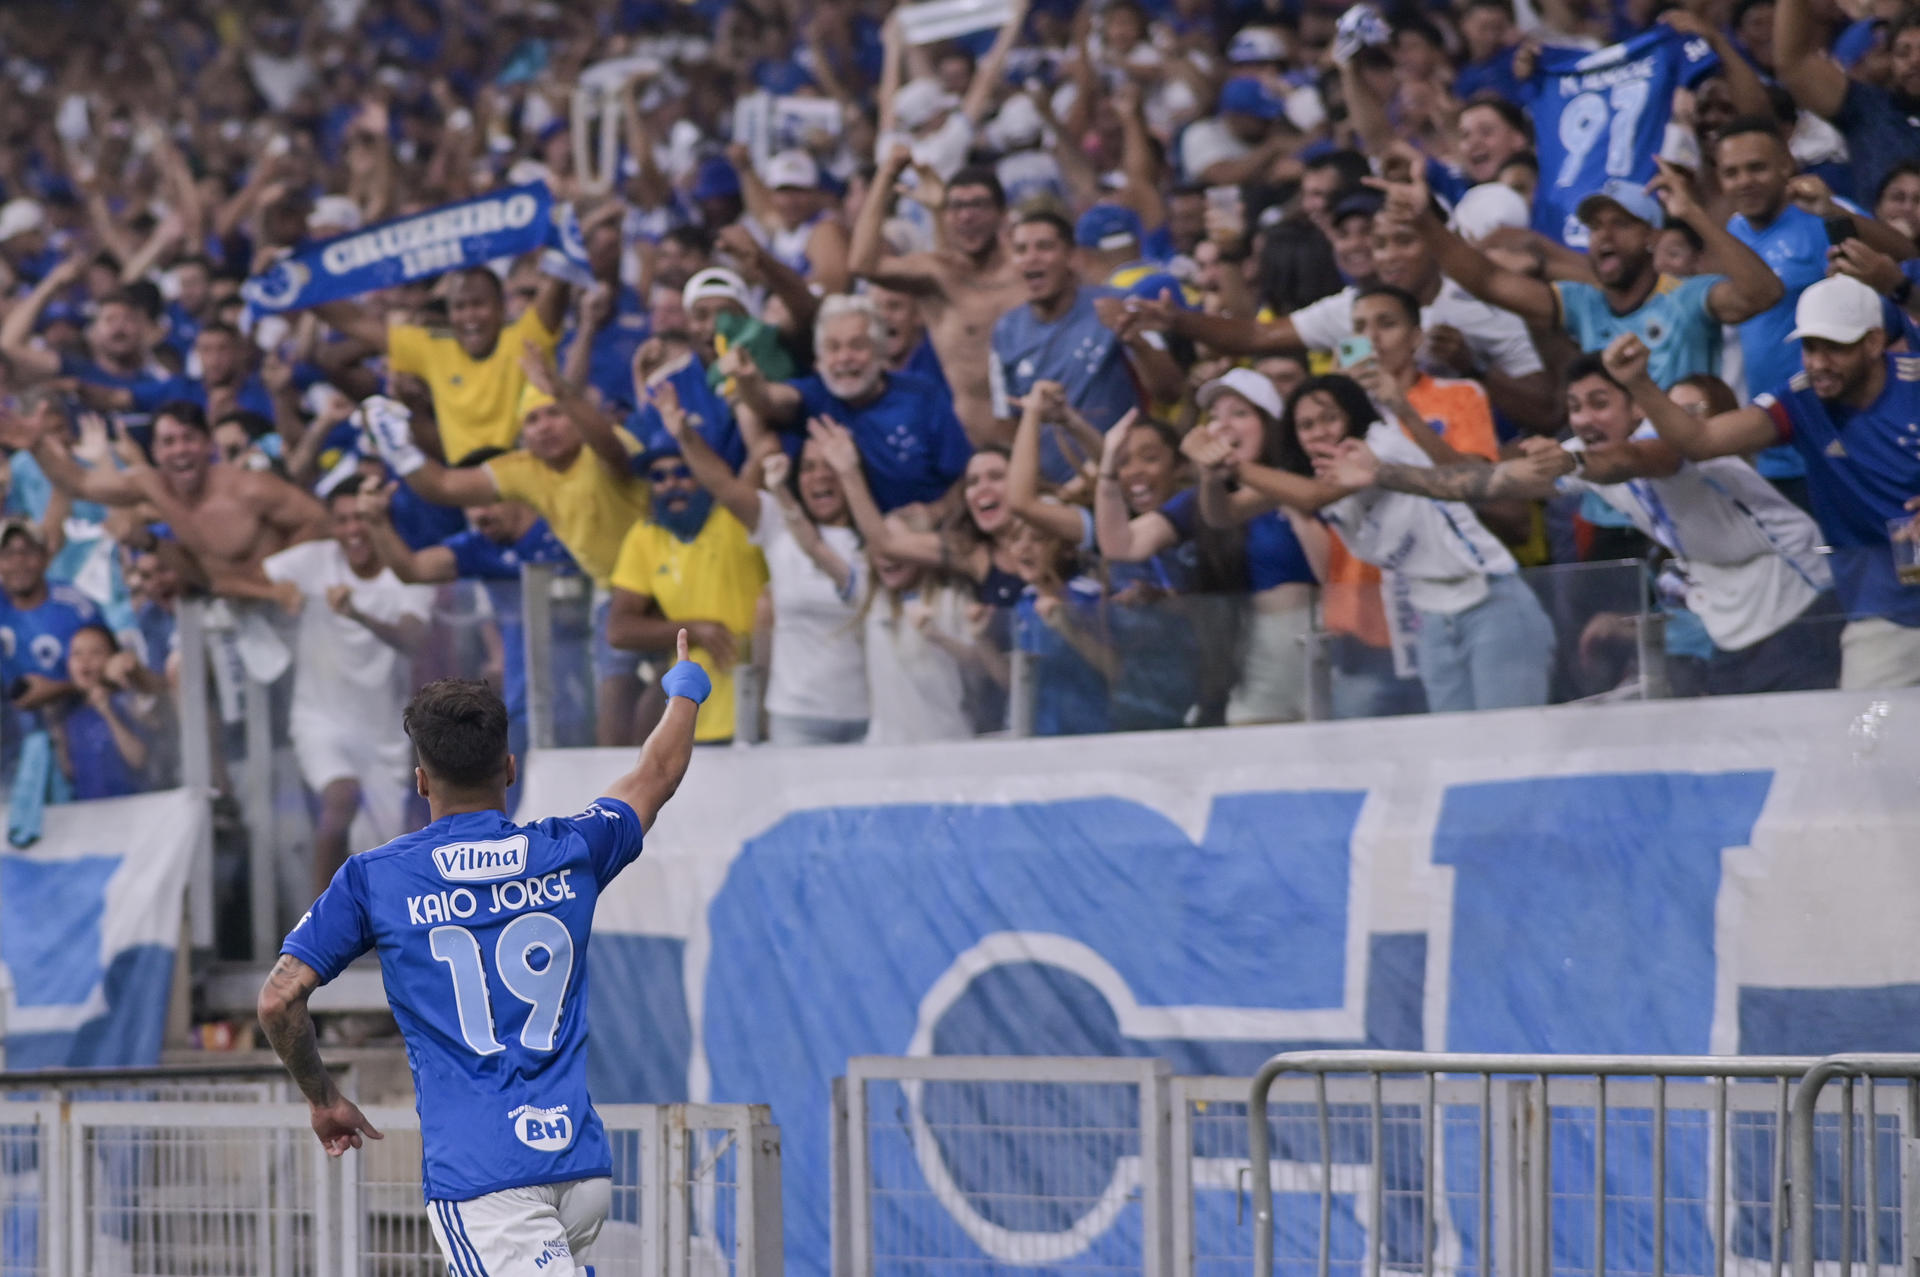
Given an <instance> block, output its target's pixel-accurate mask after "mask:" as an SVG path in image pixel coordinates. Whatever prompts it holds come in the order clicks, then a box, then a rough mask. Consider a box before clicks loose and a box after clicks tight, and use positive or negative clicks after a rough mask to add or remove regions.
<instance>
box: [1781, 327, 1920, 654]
mask: <svg viewBox="0 0 1920 1277" xmlns="http://www.w3.org/2000/svg"><path fill="white" fill-rule="evenodd" d="M1886 360H1887V385H1886V389H1884V390H1882V391H1881V392H1880V397H1879V398H1878V399H1876V400H1874V401H1873V402H1872V403H1871V404H1868V405H1867V406H1866V407H1865V408H1860V409H1853V408H1848V407H1847V406H1846V405H1844V404H1838V403H1828V402H1826V401H1825V400H1823V399H1821V398H1820V397H1819V396H1818V395H1816V394H1814V393H1813V387H1812V386H1811V384H1809V382H1808V380H1807V374H1805V373H1804V372H1801V373H1795V374H1794V375H1793V377H1792V379H1791V380H1789V381H1788V382H1787V384H1785V385H1784V386H1779V387H1776V388H1775V389H1774V390H1772V391H1770V392H1769V393H1766V394H1761V395H1755V396H1754V399H1753V402H1754V406H1755V407H1757V408H1762V409H1765V410H1766V412H1767V414H1768V415H1769V416H1771V417H1772V418H1773V424H1774V428H1775V429H1776V430H1778V431H1779V434H1780V442H1781V443H1786V444H1791V445H1792V446H1793V447H1794V448H1795V449H1796V450H1797V451H1798V452H1799V453H1800V456H1801V459H1802V460H1804V461H1805V462H1806V465H1807V497H1808V502H1809V504H1810V505H1811V506H1812V507H1813V517H1814V520H1815V521H1816V522H1818V523H1819V525H1820V531H1822V532H1823V533H1825V534H1826V538H1827V544H1828V545H1830V546H1832V547H1833V558H1832V563H1833V588H1834V592H1835V593H1836V594H1838V595H1839V596H1840V602H1841V604H1842V606H1844V607H1845V608H1846V609H1847V615H1848V616H1849V617H1850V618H1852V619H1854V620H1861V619H1864V618H1866V617H1875V616H1877V617H1884V618H1886V619H1887V620H1889V621H1892V622H1894V623H1895V624H1898V625H1909V626H1920V586H1912V585H1905V584H1902V583H1901V581H1900V578H1899V576H1898V575H1897V574H1896V573H1895V571H1894V566H1893V550H1892V547H1891V546H1890V545H1889V543H1888V539H1887V521H1888V520H1889V519H1897V518H1903V517H1905V514H1906V510H1905V506H1906V502H1907V500H1908V498H1910V497H1912V496H1914V495H1915V494H1916V493H1920V356H1913V355H1888V356H1887V357H1886Z"/></svg>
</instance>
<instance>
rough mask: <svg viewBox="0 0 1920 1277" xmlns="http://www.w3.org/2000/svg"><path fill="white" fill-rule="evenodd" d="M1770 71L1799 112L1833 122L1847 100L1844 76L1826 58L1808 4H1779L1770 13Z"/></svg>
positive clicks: (1803, 0) (1794, 0) (1806, 0)
mask: <svg viewBox="0 0 1920 1277" xmlns="http://www.w3.org/2000/svg"><path fill="white" fill-rule="evenodd" d="M1773 68H1774V73H1775V74H1776V75H1778V76H1779V77H1780V83H1782V84H1784V85H1786V86H1787V92H1789V93H1791V94H1793V100H1794V101H1795V102H1797V103H1798V104H1799V105H1800V107H1801V109H1802V110H1806V111H1812V112H1813V113H1814V114H1815V115H1819V116H1824V117H1826V118H1827V119H1832V118H1833V117H1834V116H1836V115H1838V114H1839V113H1840V105H1841V103H1843V102H1845V101H1846V98H1847V73H1846V72H1845V71H1842V70H1841V69H1840V64H1839V63H1837V62H1835V61H1834V60H1833V59H1832V58H1830V57H1828V56H1827V46H1826V41H1824V40H1822V39H1821V38H1820V34H1819V31H1818V29H1817V28H1816V27H1815V25H1814V20H1813V5H1812V3H1811V0H1779V4H1778V5H1777V6H1776V7H1775V8H1774V11H1773Z"/></svg>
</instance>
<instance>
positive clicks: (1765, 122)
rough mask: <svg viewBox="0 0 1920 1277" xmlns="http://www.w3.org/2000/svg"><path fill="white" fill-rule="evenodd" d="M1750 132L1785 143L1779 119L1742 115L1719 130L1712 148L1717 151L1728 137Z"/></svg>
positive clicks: (1740, 135) (1745, 134)
mask: <svg viewBox="0 0 1920 1277" xmlns="http://www.w3.org/2000/svg"><path fill="white" fill-rule="evenodd" d="M1750 133H1759V134H1763V135H1765V136H1766V137H1770V138H1772V139H1773V140H1774V141H1776V142H1779V143H1781V144H1782V145H1785V139H1784V138H1782V137H1781V136H1780V121H1778V120H1776V119H1774V118H1773V117H1772V116H1770V115H1743V116H1741V117H1739V118H1738V119H1736V120H1731V121H1729V122H1728V124H1727V127H1725V128H1724V129H1721V130H1720V136H1719V137H1718V138H1716V139H1714V143H1713V147H1714V150H1715V151H1718V150H1719V149H1720V148H1721V147H1722V146H1724V145H1725V144H1726V141H1727V139H1728V138H1730V137H1745V136H1747V135H1748V134H1750Z"/></svg>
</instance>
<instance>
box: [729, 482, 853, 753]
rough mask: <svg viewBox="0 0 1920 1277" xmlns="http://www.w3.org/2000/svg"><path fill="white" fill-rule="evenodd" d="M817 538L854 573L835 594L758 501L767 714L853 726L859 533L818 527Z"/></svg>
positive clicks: (766, 497) (772, 509)
mask: <svg viewBox="0 0 1920 1277" xmlns="http://www.w3.org/2000/svg"><path fill="white" fill-rule="evenodd" d="M820 536H821V538H822V539H823V540H824V541H826V543H827V544H828V545H829V546H831V547H832V549H833V552H834V553H835V554H838V555H839V556H840V557H841V558H843V559H845V560H846V561H847V562H848V564H850V565H852V566H853V567H854V568H855V569H856V570H855V572H854V575H853V578H852V579H851V580H850V581H849V582H848V586H847V592H846V593H845V594H844V595H843V594H841V593H840V591H839V590H838V589H836V588H834V584H833V578H832V577H830V576H828V575H827V574H826V573H825V572H823V571H821V569H820V565H819V564H817V563H815V562H814V561H813V560H812V559H810V558H808V557H807V552H806V551H805V550H802V549H801V548H800V543H799V542H798V541H795V540H794V539H793V533H792V532H790V531H789V530H788V529H787V520H786V517H785V516H784V515H782V514H781V513H780V504H779V502H777V501H775V500H774V498H773V494H772V493H771V492H762V493H761V494H760V521H759V522H758V523H756V524H755V525H754V528H753V536H752V541H753V543H754V544H755V545H757V546H759V547H760V550H761V552H762V553H763V554H765V555H766V557H767V579H768V581H769V582H770V584H771V588H772V590H773V673H772V675H771V676H770V677H769V679H768V680H767V712H768V713H770V714H792V715H795V716H797V717H805V718H829V719H835V720H839V721H843V722H854V723H857V722H859V721H860V720H862V719H864V718H865V717H866V716H867V658H866V654H865V653H864V652H863V651H862V650H861V636H860V609H859V607H858V605H857V600H858V599H859V597H860V589H859V587H860V573H859V571H858V569H859V567H860V563H861V555H860V534H859V533H857V532H855V531H854V530H853V529H852V528H834V527H826V528H821V529H820Z"/></svg>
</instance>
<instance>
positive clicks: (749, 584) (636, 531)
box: [613, 505, 767, 740]
mask: <svg viewBox="0 0 1920 1277" xmlns="http://www.w3.org/2000/svg"><path fill="white" fill-rule="evenodd" d="M766 584H767V561H766V560H765V559H764V558H762V557H761V556H760V549H759V547H758V546H756V545H754V544H753V542H752V541H751V540H749V539H748V536H747V529H746V527H745V526H744V525H743V524H742V523H741V522H740V520H738V519H736V518H734V517H733V515H732V514H730V513H729V512H728V511H726V510H724V509H722V508H721V507H720V506H718V505H716V506H715V507H714V509H713V513H712V514H711V515H710V516H708V518H707V526H705V527H704V528H701V529H700V535H699V536H696V537H695V538H694V539H693V540H692V541H690V542H688V541H682V540H680V539H679V538H678V537H675V536H674V535H673V534H672V533H670V532H668V531H667V530H666V529H665V528H663V527H661V526H660V525H659V524H657V523H653V522H651V521H643V522H640V523H636V524H634V525H633V528H632V529H631V530H630V531H629V532H628V533H627V539H626V542H625V544H623V545H622V546H621V547H620V562H619V564H618V565H617V566H616V567H615V568H614V569H613V586H614V588H615V589H617V590H626V591H628V592H629V593H632V594H644V595H647V596H648V597H649V598H651V599H652V600H653V601H654V602H655V603H657V604H659V606H660V612H661V614H662V615H663V616H665V617H667V619H669V620H674V621H718V622H720V623H721V624H722V625H725V626H726V627H727V628H728V629H729V630H732V631H733V635H734V638H735V639H737V640H738V642H739V649H740V655H741V657H742V658H743V659H744V658H745V656H746V652H747V640H748V638H749V637H750V636H751V635H752V633H753V608H754V604H755V603H757V602H758V601H759V599H760V591H761V590H763V589H764V588H766ZM688 655H690V656H691V657H692V658H693V659H694V660H695V661H696V662H698V664H699V665H700V668H701V669H704V670H705V671H706V672H707V676H708V677H709V678H711V679H712V680H713V695H711V696H709V697H708V698H707V703H706V704H705V705H702V706H701V707H700V723H699V726H698V727H697V728H696V729H695V731H694V739H695V740H726V739H727V738H728V737H730V736H732V735H733V716H734V707H733V673H732V671H731V670H729V671H727V672H726V673H722V672H720V671H719V670H718V669H716V668H715V667H714V664H713V658H712V657H711V656H709V655H707V653H706V652H705V651H704V650H703V649H701V648H698V647H696V648H694V649H693V650H692V651H691V652H690V653H688Z"/></svg>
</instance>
